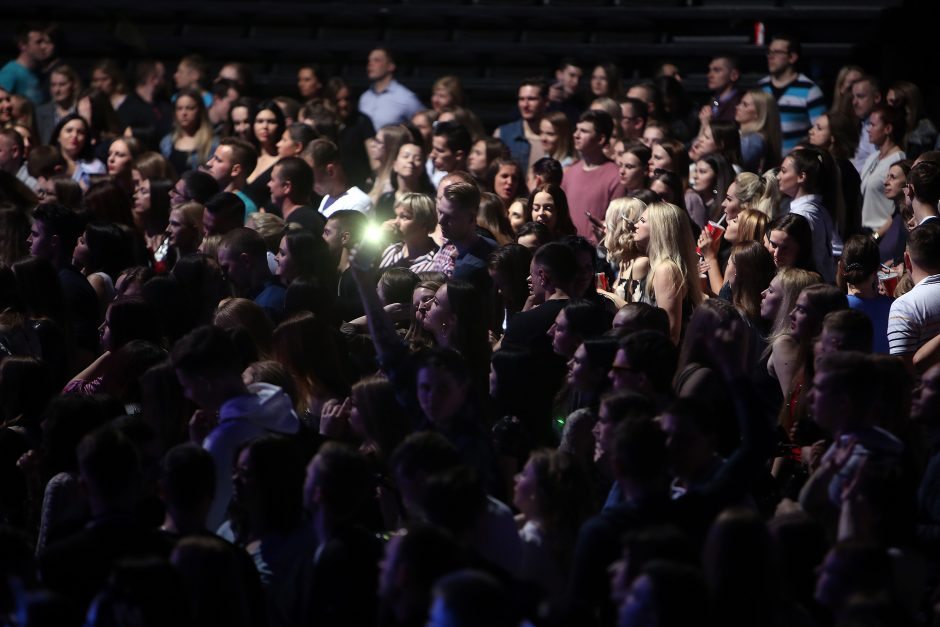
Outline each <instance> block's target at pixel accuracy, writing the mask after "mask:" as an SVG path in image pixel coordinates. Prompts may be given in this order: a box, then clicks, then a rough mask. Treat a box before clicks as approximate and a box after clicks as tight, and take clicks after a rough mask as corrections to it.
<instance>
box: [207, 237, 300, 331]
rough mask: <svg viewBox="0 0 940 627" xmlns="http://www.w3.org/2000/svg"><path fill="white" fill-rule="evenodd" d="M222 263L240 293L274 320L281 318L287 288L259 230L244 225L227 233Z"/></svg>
mask: <svg viewBox="0 0 940 627" xmlns="http://www.w3.org/2000/svg"><path fill="white" fill-rule="evenodd" d="M219 266H221V267H222V273H223V274H224V275H225V278H226V279H228V281H229V283H231V284H232V287H234V288H235V294H236V295H237V296H241V297H242V298H250V299H251V300H253V301H255V303H257V304H258V305H260V306H261V307H262V308H263V309H264V310H265V312H266V313H267V314H268V315H269V316H270V317H271V319H272V320H274V321H279V320H280V318H281V316H282V314H283V313H284V294H285V289H284V286H283V285H281V284H280V283H278V282H277V280H276V279H275V278H274V276H273V275H272V274H271V270H270V269H269V268H268V255H267V248H266V247H265V245H264V239H263V238H262V237H261V235H260V234H259V233H258V232H257V231H253V230H252V229H249V228H247V227H243V226H240V227H238V228H235V229H232V230H231V231H229V232H228V233H226V234H225V237H223V238H222V243H221V244H220V245H219Z"/></svg>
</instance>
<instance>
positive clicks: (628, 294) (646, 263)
mask: <svg viewBox="0 0 940 627" xmlns="http://www.w3.org/2000/svg"><path fill="white" fill-rule="evenodd" d="M645 209H646V203H644V202H643V201H642V200H639V199H637V198H630V197H625V198H616V199H614V200H613V201H611V203H610V205H609V206H608V207H607V215H606V216H605V217H604V223H605V225H606V227H607V229H606V230H607V234H606V235H605V236H604V247H605V248H606V249H607V260H608V261H609V262H610V263H611V265H613V266H614V267H616V268H617V281H616V282H615V283H614V289H613V292H614V293H615V294H616V295H617V296H619V297H620V298H622V299H624V300H625V301H626V302H628V303H632V302H638V301H639V300H641V298H642V295H643V287H644V286H645V284H646V276H647V274H648V273H649V269H650V260H649V257H646V256H644V255H641V254H640V251H639V249H638V248H637V245H636V241H635V240H634V238H633V234H634V232H635V231H636V223H637V221H638V220H639V219H640V216H641V215H643V211H644V210H645Z"/></svg>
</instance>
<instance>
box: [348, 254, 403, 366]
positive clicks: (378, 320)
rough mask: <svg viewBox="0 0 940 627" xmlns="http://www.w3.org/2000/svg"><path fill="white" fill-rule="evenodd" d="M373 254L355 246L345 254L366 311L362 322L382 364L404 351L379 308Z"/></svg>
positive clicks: (395, 332)
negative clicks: (367, 328)
mask: <svg viewBox="0 0 940 627" xmlns="http://www.w3.org/2000/svg"><path fill="white" fill-rule="evenodd" d="M374 260H375V253H374V252H373V251H372V250H371V249H370V248H367V247H362V246H356V247H355V248H354V249H353V250H352V251H351V252H350V256H349V264H350V272H352V275H353V279H355V281H356V287H357V288H358V289H359V297H360V298H361V299H362V307H363V309H364V310H365V312H366V322H367V323H368V326H369V334H370V335H371V336H372V341H373V342H374V343H375V352H376V356H377V357H378V359H379V363H380V364H383V365H384V364H385V363H386V362H387V360H388V359H389V358H391V359H394V358H395V357H396V356H398V355H401V354H402V353H403V352H404V351H405V350H406V346H405V341H404V340H403V339H402V338H401V336H400V335H398V333H397V331H395V323H394V322H393V321H392V316H391V315H390V314H389V313H388V312H387V311H385V309H383V308H382V303H380V302H379V295H378V292H376V290H375V281H374V280H373V279H374V276H373V273H372V268H373V266H374V263H373V262H374Z"/></svg>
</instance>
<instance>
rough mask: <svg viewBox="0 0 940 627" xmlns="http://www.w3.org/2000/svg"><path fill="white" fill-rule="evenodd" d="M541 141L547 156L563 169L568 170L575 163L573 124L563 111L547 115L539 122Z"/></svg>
mask: <svg viewBox="0 0 940 627" xmlns="http://www.w3.org/2000/svg"><path fill="white" fill-rule="evenodd" d="M539 141H540V142H541V143H542V150H544V151H545V154H546V155H547V156H549V157H551V158H552V159H554V160H556V161H558V162H559V163H560V164H561V167H563V168H567V167H568V166H569V165H571V164H572V163H574V152H573V150H572V147H571V122H569V121H568V116H566V115H565V114H564V113H562V112H561V111H552V112H551V113H546V114H545V116H544V117H543V118H542V121H541V122H539Z"/></svg>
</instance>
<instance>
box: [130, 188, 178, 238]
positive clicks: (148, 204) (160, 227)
mask: <svg viewBox="0 0 940 627" xmlns="http://www.w3.org/2000/svg"><path fill="white" fill-rule="evenodd" d="M172 188H173V181H170V180H168V179H143V180H141V182H140V185H138V186H137V189H136V190H135V191H134V208H133V209H132V210H131V211H132V213H133V216H134V226H135V227H136V228H137V229H138V230H139V231H140V232H141V233H142V234H143V236H144V241H145V242H146V244H147V250H149V251H150V252H151V253H155V252H156V251H157V249H159V248H160V246H161V244H162V243H163V241H164V239H165V233H166V230H167V225H168V223H169V219H170V189H172Z"/></svg>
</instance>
